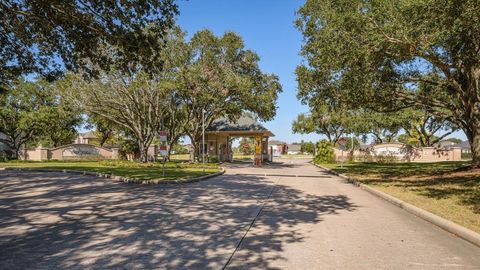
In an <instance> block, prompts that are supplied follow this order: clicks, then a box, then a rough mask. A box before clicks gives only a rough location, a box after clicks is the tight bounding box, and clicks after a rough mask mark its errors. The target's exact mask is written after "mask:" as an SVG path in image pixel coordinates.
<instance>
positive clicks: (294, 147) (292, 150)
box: [287, 144, 302, 155]
mask: <svg viewBox="0 0 480 270" xmlns="http://www.w3.org/2000/svg"><path fill="white" fill-rule="evenodd" d="M301 153H302V145H300V144H289V145H287V154H289V155H298V154H301Z"/></svg>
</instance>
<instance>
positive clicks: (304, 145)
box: [300, 141, 315, 154]
mask: <svg viewBox="0 0 480 270" xmlns="http://www.w3.org/2000/svg"><path fill="white" fill-rule="evenodd" d="M300 151H301V152H303V153H309V154H313V152H315V144H314V143H313V142H304V141H302V142H301V149H300Z"/></svg>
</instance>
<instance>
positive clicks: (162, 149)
mask: <svg viewBox="0 0 480 270" xmlns="http://www.w3.org/2000/svg"><path fill="white" fill-rule="evenodd" d="M167 154H168V151H167V146H166V145H160V155H161V156H166V155H167Z"/></svg>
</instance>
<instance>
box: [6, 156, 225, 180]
mask: <svg viewBox="0 0 480 270" xmlns="http://www.w3.org/2000/svg"><path fill="white" fill-rule="evenodd" d="M5 167H14V168H37V169H58V170H64V169H66V170H78V171H91V172H100V173H108V174H113V175H117V176H123V177H128V178H135V179H142V180H158V181H161V180H172V179H183V178H195V177H199V176H204V175H207V174H211V173H215V172H219V171H220V170H221V169H220V167H218V166H217V165H216V164H206V165H205V169H204V168H203V165H202V164H189V163H181V162H169V163H166V164H165V176H164V175H163V164H162V163H159V162H155V163H145V164H142V163H138V162H131V161H106V160H105V161H48V162H23V161H10V162H4V163H0V168H5Z"/></svg>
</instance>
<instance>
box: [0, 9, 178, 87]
mask: <svg viewBox="0 0 480 270" xmlns="http://www.w3.org/2000/svg"><path fill="white" fill-rule="evenodd" d="M176 14H178V7H177V5H176V4H175V3H174V1H173V0H146V1H133V2H131V1H111V0H108V1H96V0H82V1H68V3H67V2H62V1H50V0H36V1H26V0H18V1H2V3H0V29H1V30H0V32H1V33H2V35H0V48H2V56H1V57H0V88H1V87H2V86H3V85H6V84H8V83H9V82H11V81H12V80H15V79H16V78H18V76H20V75H25V74H28V73H32V72H37V73H38V74H42V75H48V76H49V77H57V76H58V75H59V73H60V72H63V71H64V69H65V68H66V69H68V70H79V69H81V68H84V70H85V71H88V72H89V73H91V74H96V71H98V69H103V70H109V69H111V68H112V67H115V68H116V69H123V70H127V71H128V70H131V69H132V67H134V66H135V64H138V63H140V64H142V65H143V66H147V67H151V64H152V62H155V61H156V59H157V57H156V56H157V55H158V53H159V52H161V51H162V46H163V45H162V43H158V42H153V41H155V39H156V37H157V36H164V35H165V31H166V30H167V29H169V28H170V27H172V25H173V23H174V16H175V15H176ZM147 26H148V27H147ZM3 33H8V35H7V34H5V35H4V34H3ZM105 47H115V50H117V51H119V52H120V53H118V54H116V55H115V56H114V57H112V55H111V54H110V52H109V51H106V50H104V48H105ZM59 62H60V63H59Z"/></svg>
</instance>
